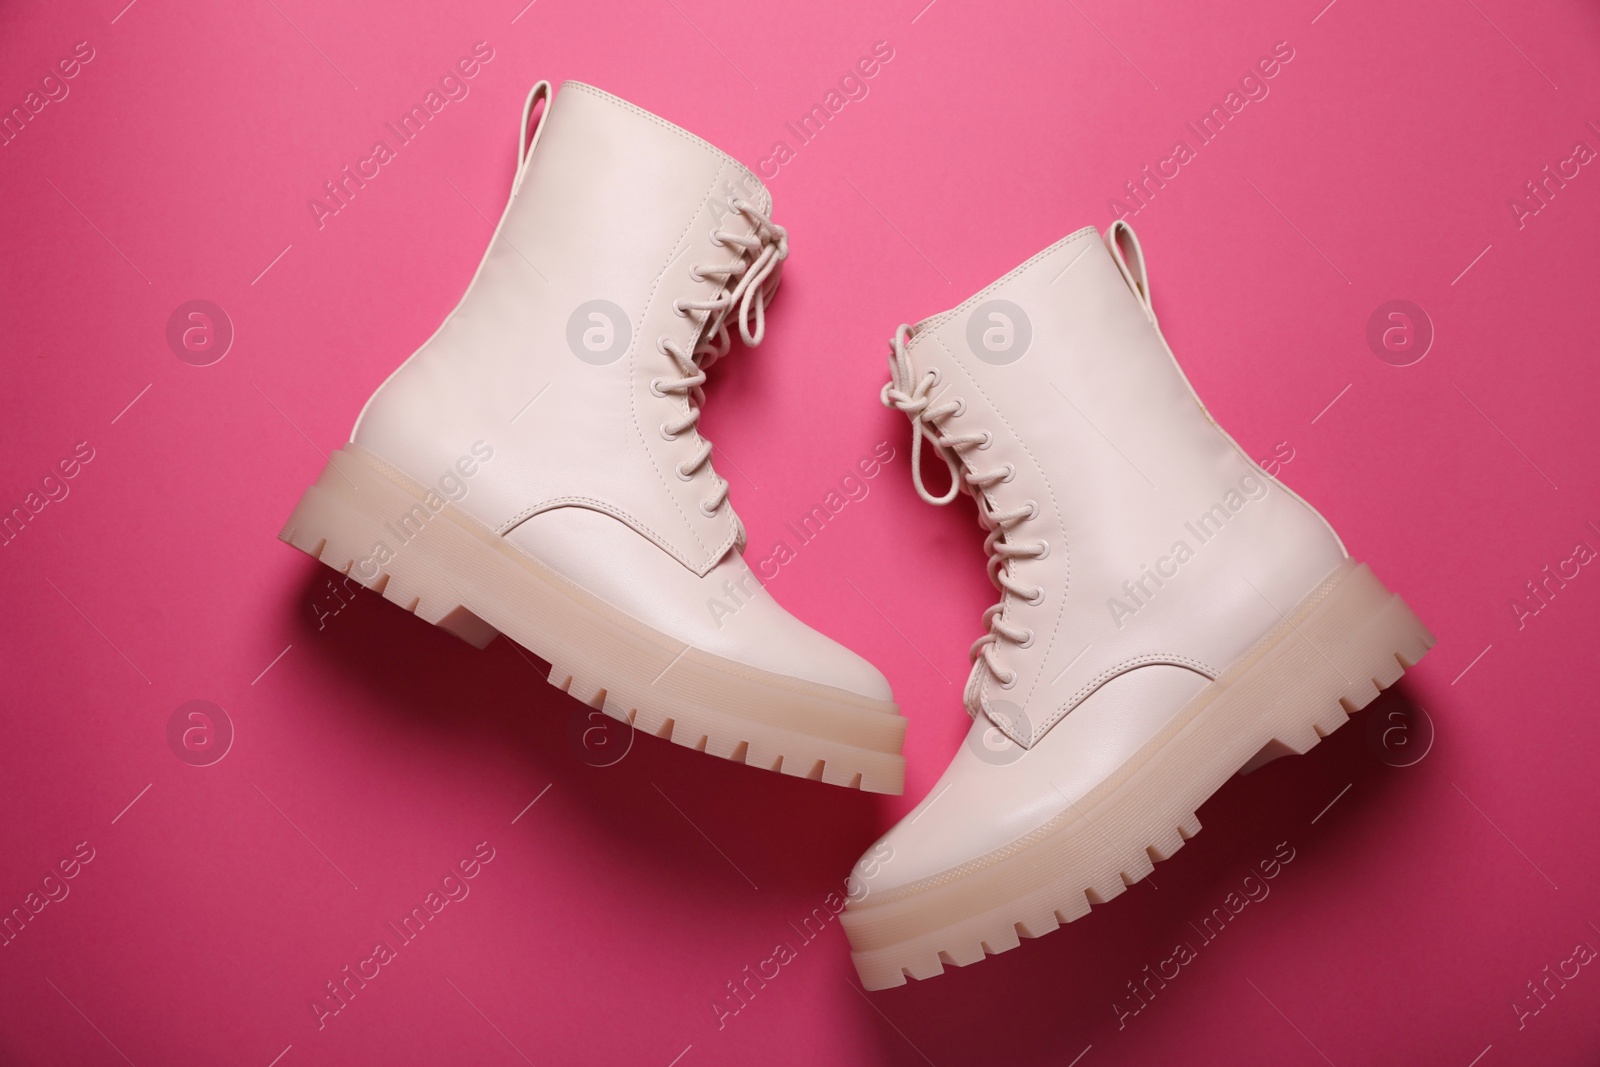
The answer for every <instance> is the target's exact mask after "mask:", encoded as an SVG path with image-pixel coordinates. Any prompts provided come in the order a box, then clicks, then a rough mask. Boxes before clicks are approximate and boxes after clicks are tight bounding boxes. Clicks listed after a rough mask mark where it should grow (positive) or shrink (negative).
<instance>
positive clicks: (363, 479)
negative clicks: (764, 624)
mask: <svg viewBox="0 0 1600 1067" xmlns="http://www.w3.org/2000/svg"><path fill="white" fill-rule="evenodd" d="M429 495H430V492H429V490H427V489H426V488H424V487H422V486H420V485H417V484H416V483H415V482H413V481H412V480H411V479H410V478H408V477H406V476H405V475H404V474H403V473H401V472H400V471H398V470H396V469H394V468H393V467H391V466H390V465H389V464H387V463H385V462H384V461H383V460H382V459H381V458H379V457H377V456H374V455H373V454H372V453H370V452H367V451H365V450H363V449H361V448H360V447H358V446H356V445H353V444H351V445H346V446H345V447H344V448H342V449H340V450H339V451H338V452H335V453H334V454H333V456H332V457H331V458H330V461H329V463H328V465H327V466H326V467H325V468H324V469H323V471H322V473H321V475H320V476H318V478H317V481H316V484H315V485H313V486H311V488H309V489H307V490H306V492H305V494H304V495H303V496H302V497H301V498H300V502H299V504H298V505H296V507H295V509H294V512H293V514H291V515H290V516H289V521H288V522H287V523H285V524H284V527H283V530H282V532H280V533H279V534H278V537H279V539H280V540H282V541H286V542H288V543H289V544H291V545H293V546H294V547H295V548H298V549H300V550H301V551H302V552H305V553H307V554H308V555H310V556H313V557H315V558H316V559H319V560H321V561H322V562H323V563H326V564H327V565H328V566H330V567H332V568H333V569H334V570H336V571H339V572H340V573H342V574H346V575H348V576H349V577H350V579H351V580H352V581H356V582H359V583H360V584H361V585H364V586H366V587H367V588H368V589H371V590H373V591H374V592H378V593H381V594H382V595H383V597H384V599H385V600H389V601H391V602H393V603H395V604H398V605H400V606H401V607H403V608H405V609H406V610H407V611H410V612H412V613H413V614H415V615H417V616H419V617H421V618H423V619H425V620H426V621H428V622H431V623H433V624H434V625H435V626H440V627H443V628H444V629H445V630H448V631H449V632H451V633H453V634H455V635H456V636H457V637H460V638H461V639H462V640H464V641H466V642H467V643H468V644H471V645H473V646H475V647H477V648H483V647H484V646H485V645H487V644H488V643H489V642H490V641H492V640H494V638H495V637H496V635H498V634H501V633H503V634H505V635H506V636H507V637H509V638H511V640H513V641H515V642H516V643H517V644H519V645H521V646H522V647H523V648H526V649H527V650H528V651H530V652H532V653H533V654H534V655H536V656H538V657H539V658H540V659H543V660H544V661H546V662H547V663H549V664H550V673H549V676H548V681H549V682H550V684H551V685H553V686H555V687H556V688H558V689H561V690H563V691H564V692H566V693H568V694H570V695H571V696H573V697H575V698H577V699H578V700H580V701H582V702H583V703H584V704H587V705H589V706H590V707H593V708H597V709H600V710H601V711H603V712H604V713H605V714H607V715H609V716H611V717H612V718H614V719H618V720H621V721H622V722H626V723H630V724H631V725H632V726H633V727H634V728H635V729H637V730H641V731H643V732H645V733H649V734H652V735H654V736H656V737H661V738H666V739H668V740H670V741H672V742H673V743H674V744H678V745H683V746H684V747H686V748H692V749H695V750H697V751H700V752H707V753H709V754H711V755H713V756H721V757H722V758H724V759H730V760H734V761H737V762H740V763H746V764H749V765H750V766H752V767H759V768H761V769H763V770H771V771H778V772H780V773H782V774H787V775H791V776H793V777H797V778H810V779H813V780H817V781H822V782H827V783H828V784H830V785H839V786H845V787H847V788H858V789H863V790H866V791H869V792H874V793H894V794H898V793H900V792H902V791H903V789H904V787H905V759H904V757H903V756H901V754H900V748H901V744H902V742H903V740H904V738H905V726H906V721H905V719H903V718H902V717H901V716H900V713H899V709H898V708H897V707H896V705H895V704H893V703H892V702H887V701H879V700H872V699H870V698H868V697H863V696H858V695H856V694H854V693H849V692H846V691H844V690H841V689H835V688H833V687H831V686H825V685H819V684H817V683H814V682H807V681H804V680H802V679H798V678H789V677H785V676H783V675H778V674H772V673H770V672H767V671H762V670H759V669H757V668H754V667H747V666H744V665H743V664H739V663H734V662H732V661H730V660H726V659H723V658H721V657H719V656H714V655H712V654H710V653H708V652H703V651H701V650H700V649H697V648H693V647H689V646H686V645H684V644H683V643H682V642H681V641H678V640H676V639H674V638H672V637H669V636H667V635H666V634H663V633H661V632H659V631H657V630H654V629H652V628H650V627H648V626H646V625H645V624H643V623H641V622H640V621H638V620H637V619H634V618H632V617H630V616H628V615H626V614H624V613H623V612H621V611H618V610H617V609H616V608H614V607H612V606H611V605H610V604H608V603H606V602H605V601H603V600H600V599H599V598H597V597H595V596H593V595H592V594H590V593H588V592H586V591H585V590H583V589H582V588H580V587H579V586H577V585H576V584H574V583H573V582H571V581H570V580H568V579H566V578H564V577H562V576H561V575H560V574H557V573H556V572H555V571H554V570H552V569H550V568H549V567H547V566H545V565H544V564H542V563H540V562H539V561H538V560H535V559H532V558H530V557H529V556H527V555H525V554H523V553H522V552H520V551H518V550H517V549H516V548H515V547H514V546H512V545H511V544H510V543H508V542H507V541H506V540H505V539H504V538H503V537H500V536H499V535H498V534H496V533H495V532H494V531H493V530H491V529H489V528H488V527H486V526H484V525H483V524H482V523H480V522H478V521H476V520H475V519H472V518H470V517H468V516H467V515H465V514H463V513H462V512H461V511H459V510H458V509H456V508H455V507H453V506H452V505H450V504H449V503H448V502H444V503H443V504H442V507H440V508H439V510H437V511H432V510H430V509H429V507H428V505H427V504H426V503H425V502H424V501H425V498H426V497H428V496H429ZM433 500H434V501H435V502H439V497H437V496H436V495H435V496H433ZM418 507H421V509H422V514H423V516H424V517H422V518H415V517H412V516H415V515H416V512H414V511H413V509H415V508H418ZM406 517H411V525H408V526H405V527H402V524H401V520H402V518H406ZM411 526H416V527H418V528H417V529H416V530H415V531H413V530H412V528H411ZM402 536H404V537H405V539H404V540H402ZM379 544H383V545H386V546H389V548H390V550H391V551H390V554H389V557H388V558H387V559H382V560H380V559H377V558H376V554H375V546H376V545H379ZM358 564H359V566H358Z"/></svg>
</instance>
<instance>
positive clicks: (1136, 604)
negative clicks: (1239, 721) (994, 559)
mask: <svg viewBox="0 0 1600 1067" xmlns="http://www.w3.org/2000/svg"><path fill="white" fill-rule="evenodd" d="M1136 247H1137V246H1136V245H1135V246H1134V248H1135V249H1136ZM1135 258H1136V260H1137V262H1135V263H1133V264H1131V265H1130V264H1129V263H1128V262H1127V261H1126V260H1125V259H1124V258H1123V257H1122V256H1121V254H1120V253H1117V254H1114V253H1113V251H1112V249H1111V247H1110V246H1108V244H1107V243H1106V242H1104V241H1102V240H1101V239H1100V237H1099V235H1098V234H1096V232H1095V231H1094V230H1093V229H1085V230H1080V231H1079V232H1077V233H1075V234H1073V235H1071V236H1069V237H1067V238H1066V239H1064V240H1062V241H1061V242H1059V243H1057V244H1055V245H1053V246H1051V247H1050V248H1048V249H1046V250H1045V251H1043V252H1041V253H1039V254H1038V255H1037V256H1035V257H1033V258H1032V259H1030V260H1029V261H1028V262H1026V263H1024V264H1023V265H1022V266H1020V267H1018V268H1017V269H1016V270H1014V271H1012V272H1011V273H1010V274H1008V275H1006V276H1005V277H1004V278H1002V279H1000V280H999V281H998V282H996V283H994V284H993V285H991V286H989V287H988V288H986V289H984V290H983V291H982V292H979V293H978V294H977V295H975V296H973V297H972V298H971V299H970V300H968V301H966V302H965V303H963V304H962V305H961V306H960V307H958V308H956V309H954V310H952V311H949V312H946V313H945V314H943V315H939V316H936V317H934V318H932V319H929V320H927V321H925V322H923V323H921V324H919V325H918V326H916V327H915V328H914V329H913V330H912V332H911V339H910V342H909V344H908V346H907V349H906V351H907V354H908V355H909V357H910V361H911V365H912V368H913V369H914V372H915V374H916V375H917V376H921V375H923V374H924V373H925V372H927V371H929V370H932V371H936V372H937V373H938V376H939V380H938V382H937V384H935V385H933V386H932V387H931V388H930V389H929V395H930V398H931V404H932V406H938V405H948V404H952V403H953V404H956V405H957V407H958V410H957V411H956V413H954V414H951V415H949V416H948V417H947V418H945V419H944V420H943V421H942V422H941V423H940V425H939V430H940V431H941V432H942V434H943V435H944V436H946V437H950V436H959V435H975V434H984V433H987V434H988V435H989V438H990V443H988V444H987V445H986V446H982V447H970V448H967V449H965V450H962V451H960V452H959V455H958V458H959V461H960V463H961V465H962V472H963V475H970V474H980V475H981V474H982V472H985V471H995V470H1002V469H1003V470H1007V471H1012V472H1014V473H1013V474H1011V475H1010V476H1009V478H1008V479H1007V480H1005V481H999V482H995V483H993V484H990V485H989V486H988V487H987V488H983V489H978V490H977V492H979V493H982V494H986V496H987V508H988V509H989V510H992V511H997V512H1004V511H1007V510H1013V509H1018V508H1022V507H1025V506H1027V505H1028V504H1029V503H1030V502H1031V503H1032V504H1034V505H1035V506H1036V515H1035V517H1033V518H1031V519H1027V520H1025V521H1022V522H1020V523H1018V524H1016V525H1015V526H1014V527H1013V528H1012V529H1011V530H1010V531H1009V532H1008V535H1007V536H1008V538H1009V539H1010V540H1011V541H1012V542H1013V543H1017V544H1032V543H1036V542H1040V541H1042V542H1044V543H1045V545H1046V546H1047V553H1048V554H1047V555H1045V556H1044V557H1043V558H1039V559H1032V558H1026V557H1019V558H1016V559H1013V560H1012V561H1011V562H1010V567H1011V577H1012V579H1013V581H1014V582H1015V583H1017V584H1019V585H1021V586H1023V587H1029V591H1030V592H1031V591H1032V590H1033V589H1037V590H1039V591H1041V597H1040V598H1039V599H1038V601H1037V602H1036V603H1030V602H1029V601H1028V600H1027V599H1024V598H1023V597H1021V596H1018V595H1015V594H1014V593H1012V592H1009V591H1008V592H1005V593H1004V595H1003V597H1002V601H1001V602H1002V605H1003V607H1002V610H1001V619H1002V621H1003V622H1004V623H1005V624H1007V625H1009V626H1011V627H1012V628H1013V629H1025V630H1027V631H1029V632H1031V633H1032V635H1033V637H1032V641H1031V644H1029V645H1028V647H1021V646H1020V645H1019V644H1016V643H1011V642H996V644H995V649H994V657H995V659H996V660H997V661H998V662H999V663H1000V664H1001V665H1002V666H1003V668H1004V669H1005V670H1006V671H1007V672H1009V673H1010V674H1011V675H1014V680H1013V682H1012V684H1011V685H1009V686H1006V685H1002V684H1001V683H1000V682H999V681H998V680H997V679H996V678H995V677H994V675H993V674H992V673H991V672H989V671H988V670H986V669H985V667H984V665H983V663H982V662H981V661H980V662H979V663H978V664H977V666H976V668H975V675H974V679H975V683H976V685H975V688H974V690H973V691H972V692H973V695H974V696H975V697H976V700H975V701H973V703H974V704H975V705H976V706H977V708H979V709H981V710H982V711H983V712H984V713H985V714H987V715H988V717H989V718H990V719H991V720H992V721H993V722H994V724H995V725H996V726H997V727H998V728H999V729H1001V730H1002V731H1004V732H1005V733H1006V734H1007V735H1008V736H1010V737H1011V738H1012V739H1013V740H1015V741H1016V742H1017V743H1018V744H1021V745H1023V746H1024V747H1027V746H1031V745H1033V744H1034V743H1036V742H1037V741H1038V739H1039V738H1041V737H1043V736H1044V734H1045V733H1046V732H1047V731H1048V730H1050V728H1051V727H1052V726H1054V725H1055V724H1056V723H1058V722H1059V721H1060V720H1061V719H1062V717H1063V716H1065V715H1067V714H1068V713H1069V712H1071V711H1072V710H1073V709H1074V708H1075V707H1077V706H1078V705H1079V704H1080V703H1082V702H1083V701H1084V700H1085V699H1086V698H1087V697H1088V696H1089V695H1090V694H1091V693H1093V692H1094V691H1095V690H1096V689H1097V688H1098V687H1100V686H1102V685H1104V684H1105V683H1106V682H1107V681H1109V680H1110V679H1112V678H1115V677H1116V676H1118V675H1119V674H1121V673H1123V672H1125V671H1129V670H1133V669H1136V668H1138V667H1141V666H1146V665H1152V664H1168V665H1174V666H1179V667H1183V668H1185V669H1187V670H1191V671H1194V672H1197V673H1198V674H1201V675H1203V676H1205V677H1208V678H1209V677H1215V676H1216V675H1217V674H1218V673H1220V672H1221V671H1222V670H1223V669H1224V668H1226V667H1227V666H1228V665H1229V664H1230V663H1231V662H1232V661H1233V660H1235V659H1236V658H1238V657H1239V656H1240V655H1242V654H1243V653H1244V652H1245V651H1246V650H1247V649H1248V648H1249V647H1250V646H1251V645H1252V644H1253V643H1254V642H1255V641H1256V640H1258V639H1259V638H1260V637H1261V636H1262V635H1263V634H1264V633H1266V632H1267V631H1268V630H1269V629H1270V628H1271V627H1272V626H1273V625H1275V624H1276V623H1277V622H1278V621H1279V618H1280V617H1281V613H1283V612H1287V611H1289V610H1290V609H1292V608H1293V607H1294V606H1295V605H1296V604H1297V603H1298V601H1299V600H1300V598H1301V597H1302V596H1304V595H1305V594H1306V593H1307V592H1309V591H1310V590H1312V589H1313V588H1315V587H1316V585H1317V584H1318V583H1319V582H1320V581H1321V580H1322V579H1323V578H1324V577H1325V576H1326V575H1327V574H1328V573H1329V572H1330V571H1332V570H1333V568H1334V567H1335V566H1337V565H1338V564H1339V563H1340V562H1341V561H1342V560H1343V559H1344V552H1343V548H1342V547H1341V546H1340V544H1339V542H1338V539H1337V538H1336V537H1335V536H1334V534H1333V532H1332V530H1331V529H1330V528H1329V527H1328V526H1327V524H1326V523H1325V522H1323V521H1322V519H1321V517H1320V516H1319V515H1317V514H1316V512H1314V511H1313V510H1311V509H1310V508H1309V507H1308V506H1306V505H1305V504H1304V502H1303V501H1301V500H1300V499H1299V498H1298V497H1296V496H1295V495H1294V494H1293V493H1292V492H1290V491H1289V490H1288V489H1286V488H1285V487H1283V486H1282V485H1281V484H1280V483H1278V482H1277V481H1275V480H1273V479H1272V478H1270V477H1268V476H1267V475H1266V474H1265V473H1263V472H1262V471H1261V470H1260V469H1259V468H1258V467H1257V466H1256V465H1255V464H1254V463H1252V462H1251V461H1250V459H1249V458H1248V457H1247V456H1246V455H1245V454H1244V453H1243V452H1242V451H1241V450H1240V449H1239V448H1238V446H1237V445H1236V444H1235V443H1234V442H1233V440H1232V439H1231V438H1229V437H1228V436H1227V435H1226V434H1225V433H1223V432H1222V431H1221V429H1220V428H1219V427H1217V426H1216V425H1215V423H1213V422H1212V421H1211V419H1210V417H1209V415H1208V414H1207V413H1206V411H1205V409H1204V408H1203V407H1202V406H1201V404H1200V402H1199V401H1198V399H1197V398H1196V396H1195V395H1194V393H1193V391H1192V389H1191V388H1190V386H1189V383H1188V381H1187V379H1186V378H1185V377H1184V375H1183V373H1182V371H1181V370H1179V369H1178V366H1177V363H1176V362H1175V361H1174V359H1173V358H1172V355H1171V353H1170V351H1169V350H1168V348H1167V346H1166V342H1165V341H1164V340H1163V339H1162V336H1161V333H1160V331H1159V330H1158V329H1157V327H1156V323H1155V316H1154V314H1153V312H1152V311H1151V307H1150V304H1149V301H1148V282H1147V281H1145V279H1144V267H1143V262H1142V258H1138V257H1137V254H1135ZM930 410H931V408H930ZM947 451H950V452H951V453H952V455H953V456H955V455H956V453H955V452H954V451H953V450H947ZM1118 605H1120V607H1119V606H1118Z"/></svg>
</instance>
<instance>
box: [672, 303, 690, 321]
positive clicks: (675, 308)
mask: <svg viewBox="0 0 1600 1067" xmlns="http://www.w3.org/2000/svg"><path fill="white" fill-rule="evenodd" d="M672 313H673V314H674V315H676V316H678V318H680V319H686V318H688V317H689V309H688V308H686V307H684V306H683V301H681V300H674V301H673V302H672Z"/></svg>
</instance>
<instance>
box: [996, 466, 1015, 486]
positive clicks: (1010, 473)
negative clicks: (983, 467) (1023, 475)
mask: <svg viewBox="0 0 1600 1067" xmlns="http://www.w3.org/2000/svg"><path fill="white" fill-rule="evenodd" d="M1016 476H1017V465H1016V464H1015V463H1007V464H1006V476H1005V477H1004V478H1001V479H1000V480H1001V481H1002V482H1009V481H1011V480H1012V479H1014V478H1015V477H1016Z"/></svg>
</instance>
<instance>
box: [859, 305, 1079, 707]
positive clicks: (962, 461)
mask: <svg viewBox="0 0 1600 1067" xmlns="http://www.w3.org/2000/svg"><path fill="white" fill-rule="evenodd" d="M910 340H911V327H910V326H907V325H901V327H900V328H899V329H898V330H896V331H895V334H894V338H893V340H891V341H890V342H889V348H890V355H889V380H888V381H887V382H885V383H884V386H883V390H882V392H880V393H879V399H880V400H882V401H883V406H884V407H887V408H898V409H899V410H900V411H901V412H903V413H904V414H905V416H906V417H907V418H908V419H910V420H911V483H912V485H914V486H916V489H917V495H918V496H920V497H921V498H922V499H923V500H926V501H927V502H928V503H930V504H935V505H939V506H943V505H945V504H948V503H950V502H951V501H952V500H954V499H955V498H956V495H957V494H958V493H960V492H961V491H962V490H963V489H966V491H967V492H968V493H969V494H971V496H972V497H973V499H974V500H975V501H976V502H977V505H978V521H979V523H981V524H982V526H983V528H984V529H985V530H988V531H989V533H988V536H987V537H985V538H984V541H983V549H984V551H985V552H987V553H988V554H989V581H990V582H991V583H993V584H994V587H995V588H996V589H998V590H1000V593H1001V597H1000V601H999V603H997V604H995V605H994V606H992V607H990V608H989V609H988V610H986V611H985V612H984V613H983V624H984V626H985V627H987V628H988V630H989V632H988V633H986V634H984V635H983V636H982V637H980V638H978V639H977V640H976V641H974V642H973V643H972V647H971V649H969V650H968V653H967V654H968V657H969V658H970V659H971V660H972V673H971V674H969V675H968V676H967V687H966V690H965V692H964V693H963V694H962V703H963V704H965V705H966V708H967V711H968V712H970V713H971V714H973V715H976V714H977V713H978V712H979V710H981V709H980V707H979V689H980V688H981V686H982V684H983V672H984V671H987V672H988V674H989V675H990V676H992V677H993V678H994V680H995V682H996V683H997V684H998V685H999V686H1000V687H1001V688H1002V689H1009V688H1011V687H1012V686H1013V685H1015V684H1016V681H1017V674H1016V672H1015V671H1012V670H1007V669H1006V668H1004V667H1002V666H1001V665H1000V661H999V658H998V655H997V653H996V650H995V646H996V644H997V643H999V642H1000V641H1008V642H1010V643H1011V644H1014V645H1016V646H1017V647H1018V648H1027V647H1028V646H1029V645H1031V644H1033V637H1034V634H1033V631H1032V630H1029V629H1026V628H1024V627H1019V626H1015V625H1013V624H1012V623H1011V622H1010V621H1009V620H1007V619H1006V617H1005V610H1006V603H1007V596H1008V595H1009V596H1015V597H1017V598H1018V599H1019V600H1023V601H1026V602H1027V603H1029V604H1037V603H1039V602H1040V601H1041V600H1042V599H1044V589H1043V587H1040V586H1027V585H1023V584H1022V583H1021V582H1019V581H1017V579H1016V576H1015V575H1014V574H1013V573H1012V566H1011V563H1012V561H1013V560H1016V559H1043V558H1044V557H1045V556H1046V555H1048V554H1049V552H1050V545H1049V542H1047V541H1033V542H1031V543H1016V542H1013V541H1012V539H1011V531H1012V529H1013V528H1014V527H1015V526H1017V525H1018V524H1019V523H1022V522H1025V521H1027V520H1028V519H1031V518H1033V517H1034V516H1036V515H1037V514H1038V513H1039V506H1038V505H1037V504H1036V503H1034V502H1033V501H1032V500H1029V501H1026V502H1024V503H1023V505H1022V506H1021V507H1018V508H1012V509H1011V510H1009V511H1001V510H998V509H997V508H996V506H995V502H994V500H993V498H992V497H991V496H990V495H989V492H988V490H989V489H990V488H991V487H993V486H995V485H998V484H999V483H1001V482H1009V481H1010V480H1011V479H1012V478H1013V477H1015V476H1016V473H1017V472H1016V468H1015V467H1014V466H1012V465H1011V464H1010V463H1007V464H1005V465H1004V466H1002V467H996V468H994V469H992V470H985V471H980V470H978V469H977V468H976V467H974V466H973V457H972V455H971V453H972V452H973V450H982V449H985V448H987V447H989V444H990V442H991V441H993V440H994V435H993V434H991V433H990V432H989V431H988V430H984V431H982V432H981V433H967V434H946V433H944V432H942V431H941V430H940V425H941V424H942V423H943V422H944V421H945V420H946V419H948V418H950V417H951V416H952V415H959V414H961V413H962V412H963V411H965V410H966V403H965V402H964V401H963V400H961V399H960V398H959V397H958V398H957V399H955V400H952V401H947V402H945V403H942V404H938V405H935V404H934V399H935V398H934V396H933V395H931V394H932V390H933V389H934V387H936V386H937V385H938V384H939V372H938V371H937V370H933V369H929V370H927V371H925V372H923V373H922V374H921V375H918V374H917V372H916V368H914V367H913V366H912V365H911V356H910V355H909V354H908V353H907V351H906V344H907V342H909V341H910ZM924 439H926V440H927V441H928V442H929V443H930V444H932V445H933V447H934V449H935V450H936V451H938V453H939V458H940V459H943V460H944V462H945V465H946V466H947V467H949V468H950V488H949V489H948V490H947V491H946V492H945V493H944V494H943V495H941V496H934V495H933V494H932V493H930V492H929V491H928V488H927V486H926V485H924V484H923V481H922V442H923V440H924ZM963 468H965V470H964V471H963Z"/></svg>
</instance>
